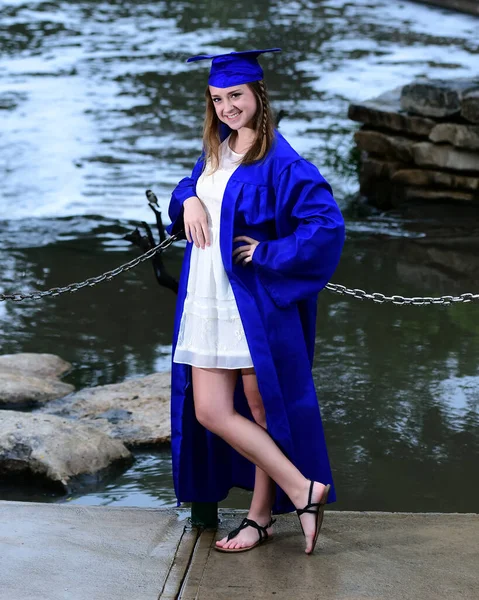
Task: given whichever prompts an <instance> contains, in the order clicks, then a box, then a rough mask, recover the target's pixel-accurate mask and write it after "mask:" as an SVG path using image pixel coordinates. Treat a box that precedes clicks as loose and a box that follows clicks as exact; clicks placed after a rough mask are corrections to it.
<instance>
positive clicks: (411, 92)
mask: <svg viewBox="0 0 479 600" xmlns="http://www.w3.org/2000/svg"><path fill="white" fill-rule="evenodd" d="M476 91H479V79H449V80H442V79H424V80H418V81H414V82H412V83H410V84H408V85H405V86H404V87H403V88H402V91H401V107H402V109H403V110H407V111H408V112H411V113H414V114H418V115H422V116H424V117H434V118H442V117H449V116H451V115H459V114H460V112H461V108H462V102H463V98H464V97H465V96H466V95H467V94H469V93H470V92H476Z"/></svg>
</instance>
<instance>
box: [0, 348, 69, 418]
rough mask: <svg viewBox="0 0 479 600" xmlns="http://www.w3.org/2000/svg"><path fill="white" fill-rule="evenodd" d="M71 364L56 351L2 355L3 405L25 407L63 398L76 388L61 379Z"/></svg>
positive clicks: (0, 387)
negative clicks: (56, 353) (55, 352)
mask: <svg viewBox="0 0 479 600" xmlns="http://www.w3.org/2000/svg"><path fill="white" fill-rule="evenodd" d="M70 369H71V364H70V363H68V362H66V361H64V360H62V359H61V358H60V357H59V356H55V355H54V354H33V353H20V354H4V355H2V356H0V408H26V407H32V406H36V405H38V404H42V403H44V402H48V401H49V400H53V399H55V398H61V397H63V396H66V395H67V394H69V393H70V392H72V391H73V390H74V389H75V388H74V387H73V386H72V385H70V384H68V383H63V382H62V381H59V380H58V377H59V376H61V375H63V374H64V373H66V372H67V371H69V370H70Z"/></svg>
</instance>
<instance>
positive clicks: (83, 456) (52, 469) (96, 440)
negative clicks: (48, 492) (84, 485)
mask: <svg viewBox="0 0 479 600" xmlns="http://www.w3.org/2000/svg"><path fill="white" fill-rule="evenodd" d="M1 416H2V418H1V419H0V475H1V476H2V478H7V477H9V476H10V477H16V476H18V475H21V476H22V479H26V478H28V477H30V478H32V479H34V480H37V479H40V480H44V481H46V482H48V483H49V484H50V485H52V486H54V487H57V488H61V489H62V490H63V491H68V490H69V488H70V482H71V480H72V478H74V477H77V476H79V475H87V474H88V475H92V474H97V476H98V475H99V472H100V471H101V470H102V469H105V468H106V467H108V466H109V465H111V464H112V463H113V462H116V461H120V460H122V461H126V460H128V461H131V460H132V455H131V453H130V452H129V451H128V449H127V448H125V446H124V445H123V444H122V443H121V441H119V440H113V439H111V438H109V437H108V436H107V435H105V434H104V433H103V432H101V431H99V430H98V429H97V428H96V427H91V426H88V425H85V424H82V423H78V422H73V421H72V420H71V419H63V418H61V417H57V416H55V415H46V414H45V415H44V414H38V413H24V412H17V411H10V410H3V411H2V413H1Z"/></svg>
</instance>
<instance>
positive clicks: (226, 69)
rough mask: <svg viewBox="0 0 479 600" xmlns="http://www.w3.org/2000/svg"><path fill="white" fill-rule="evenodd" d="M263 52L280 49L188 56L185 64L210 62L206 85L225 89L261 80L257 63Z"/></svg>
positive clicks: (261, 74)
mask: <svg viewBox="0 0 479 600" xmlns="http://www.w3.org/2000/svg"><path fill="white" fill-rule="evenodd" d="M264 52H281V48H268V49H266V50H245V51H243V52H230V53H229V54H217V55H216V56H215V55H214V54H199V55H198V56H190V58H188V60H187V61H186V62H195V61H197V60H211V59H212V62H211V70H210V76H209V77H208V83H209V84H210V85H213V86H215V87H218V88H227V87H231V86H233V85H241V84H242V83H251V82H252V81H260V80H261V79H263V69H262V68H261V65H260V64H259V62H258V56H259V55H260V54H263V53H264Z"/></svg>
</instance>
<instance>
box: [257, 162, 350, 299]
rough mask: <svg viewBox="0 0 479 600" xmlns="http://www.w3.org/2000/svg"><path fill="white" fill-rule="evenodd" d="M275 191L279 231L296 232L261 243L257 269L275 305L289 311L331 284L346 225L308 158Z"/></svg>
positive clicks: (287, 171)
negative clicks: (286, 308) (330, 280)
mask: <svg viewBox="0 0 479 600" xmlns="http://www.w3.org/2000/svg"><path fill="white" fill-rule="evenodd" d="M275 192H276V223H277V226H278V230H279V231H291V233H290V234H289V235H286V236H285V237H279V238H278V239H275V240H269V241H265V242H260V243H259V245H258V246H257V247H256V249H255V251H254V254H253V259H252V264H253V266H254V268H255V270H256V274H257V276H258V278H259V280H260V281H261V283H262V284H263V285H264V287H265V288H266V290H267V291H268V293H269V294H270V296H271V298H272V299H273V301H274V302H275V303H276V305H277V306H279V307H281V308H285V307H287V306H289V305H290V304H292V303H294V302H298V301H300V300H304V299H306V298H308V297H312V296H314V295H316V294H317V293H318V292H320V291H321V290H322V289H323V288H324V286H325V285H326V284H327V283H328V281H329V279H330V277H331V276H332V274H333V273H334V271H335V269H336V267H337V265H338V262H339V257H340V255H341V250H342V247H343V244H344V220H343V217H342V215H341V212H340V210H339V208H338V205H337V204H336V202H335V200H334V198H333V194H332V190H331V187H330V185H329V184H328V182H327V181H326V180H325V179H324V177H323V176H322V175H321V174H320V173H319V171H318V169H317V168H316V167H315V166H314V165H313V164H312V163H310V162H308V161H306V160H304V159H300V160H297V161H295V162H294V163H292V164H291V165H289V166H288V167H286V168H285V169H284V170H283V171H282V172H281V173H280V175H279V177H278V180H277V183H276V185H275Z"/></svg>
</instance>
